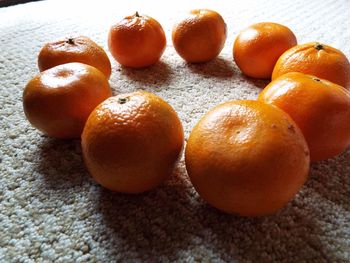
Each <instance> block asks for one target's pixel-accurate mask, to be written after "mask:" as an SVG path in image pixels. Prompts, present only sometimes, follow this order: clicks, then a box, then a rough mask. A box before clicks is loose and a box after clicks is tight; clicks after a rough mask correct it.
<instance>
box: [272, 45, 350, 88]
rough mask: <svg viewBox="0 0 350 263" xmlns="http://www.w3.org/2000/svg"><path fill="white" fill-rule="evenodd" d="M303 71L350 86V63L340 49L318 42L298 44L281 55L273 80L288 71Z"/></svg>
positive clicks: (274, 70)
mask: <svg viewBox="0 0 350 263" xmlns="http://www.w3.org/2000/svg"><path fill="white" fill-rule="evenodd" d="M295 71H296V72H302V73H305V74H310V75H314V76H316V77H318V78H321V79H326V80H329V81H331V82H334V83H336V84H338V85H340V86H343V87H344V88H350V63H349V60H348V59H347V58H346V56H345V55H344V54H343V53H342V52H341V51H340V50H338V49H336V48H333V47H330V46H327V45H324V44H320V43H317V42H312V43H307V44H303V45H297V46H295V47H293V48H291V49H289V50H287V51H286V52H285V53H283V54H282V55H281V57H280V58H279V59H278V60H277V62H276V65H275V67H274V69H273V73H272V80H274V79H276V78H278V77H279V76H282V75H283V74H286V73H288V72H295Z"/></svg>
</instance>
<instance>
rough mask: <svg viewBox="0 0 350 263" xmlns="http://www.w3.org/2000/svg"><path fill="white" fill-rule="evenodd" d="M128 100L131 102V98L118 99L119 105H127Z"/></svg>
mask: <svg viewBox="0 0 350 263" xmlns="http://www.w3.org/2000/svg"><path fill="white" fill-rule="evenodd" d="M128 100H129V98H119V99H118V103H119V104H124V103H126V102H127V101H128Z"/></svg>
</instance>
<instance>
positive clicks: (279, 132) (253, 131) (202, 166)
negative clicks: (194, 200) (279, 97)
mask: <svg viewBox="0 0 350 263" xmlns="http://www.w3.org/2000/svg"><path fill="white" fill-rule="evenodd" d="M185 161H186V168H187V171H188V175H189V177H190V179H191V182H192V183H193V186H194V187H195V189H196V190H197V191H198V193H199V195H200V196H201V197H202V198H203V199H204V200H206V201H207V202H208V203H209V204H211V205H212V206H214V207H216V208H218V209H220V210H222V211H224V212H227V213H237V214H240V215H243V216H261V215H267V214H271V213H274V212H275V211H277V210H278V209H280V208H281V207H283V206H284V205H285V204H286V203H287V202H288V201H289V200H291V199H292V198H293V197H294V195H295V194H296V193H297V192H298V191H299V189H300V188H301V186H302V185H303V184H304V182H305V180H306V178H307V174H308V170H309V161H310V160H309V151H308V147H307V144H306V142H305V139H304V137H303V135H302V133H301V131H300V130H299V128H298V127H297V126H296V124H295V122H294V121H293V120H292V119H291V118H290V117H289V116H288V115H287V114H286V113H285V112H283V111H282V110H280V109H279V108H277V107H274V106H271V105H268V104H265V103H262V102H259V101H230V102H226V103H223V104H220V105H218V106H217V107H215V108H213V109H212V110H210V111H209V112H208V113H207V114H205V115H204V117H202V119H201V120H200V121H199V122H198V124H197V125H196V126H195V127H194V128H193V130H192V132H191V134H190V137H189V139H188V142H187V147H186V151H185Z"/></svg>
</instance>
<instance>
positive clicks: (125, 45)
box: [108, 12, 166, 68]
mask: <svg viewBox="0 0 350 263" xmlns="http://www.w3.org/2000/svg"><path fill="white" fill-rule="evenodd" d="M165 45H166V38H165V33H164V30H163V28H162V26H161V25H160V24H159V23H158V21H157V20H155V19H154V18H152V17H149V16H146V15H139V13H138V12H136V14H135V15H132V16H127V17H125V18H124V19H123V20H122V21H120V22H119V23H117V24H115V25H113V26H112V27H111V29H110V31H109V36H108V46H109V50H110V51H111V53H112V55H113V57H114V58H115V59H116V60H117V61H118V62H119V63H120V64H122V65H123V66H127V67H132V68H142V67H148V66H151V65H153V64H154V63H156V62H157V61H158V60H159V59H160V57H161V56H162V54H163V52H164V50H165Z"/></svg>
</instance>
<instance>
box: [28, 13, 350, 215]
mask: <svg viewBox="0 0 350 263" xmlns="http://www.w3.org/2000/svg"><path fill="white" fill-rule="evenodd" d="M225 40H226V24H225V22H224V19H223V18H222V17H221V16H220V14H218V13H217V12H215V11H212V10H207V9H198V10H192V11H191V12H190V13H189V14H188V16H187V17H186V18H185V19H183V20H181V21H180V22H179V23H177V24H176V25H175V26H174V28H173V31H172V41H173V45H174V47H175V50H176V51H177V53H178V54H179V55H180V56H181V57H182V58H183V59H184V60H185V61H187V62H189V63H203V62H207V61H210V60H212V59H214V58H215V57H217V56H218V55H219V53H220V51H221V50H222V48H223V46H224V44H225ZM108 46H109V50H110V52H111V54H112V56H113V57H114V58H115V59H116V60H117V61H118V62H119V63H120V64H121V65H123V66H126V67H133V68H143V67H147V66H150V65H152V64H154V63H156V62H157V61H158V60H159V59H160V57H161V56H162V54H163V52H164V49H165V46H166V38H165V34H164V31H163V29H162V26H161V25H160V24H159V23H158V22H157V21H156V20H155V19H153V18H151V17H149V16H145V15H140V14H139V13H137V12H136V14H134V15H132V16H128V17H126V18H124V19H123V20H122V21H120V22H119V23H117V24H116V25H114V26H112V27H111V29H110V32H109V37H108ZM233 57H234V61H235V62H236V64H237V66H238V67H239V68H240V70H241V71H242V72H243V73H244V74H245V75H247V76H249V77H254V78H265V79H272V82H270V84H269V85H267V86H266V87H265V89H264V90H263V91H262V92H261V93H260V95H259V97H258V99H257V100H255V101H254V100H236V101H229V102H226V103H223V104H220V105H218V106H216V107H214V108H213V109H211V110H210V111H209V112H208V113H206V114H205V115H204V116H203V117H202V118H201V119H200V121H199V122H198V123H197V125H196V126H195V127H194V128H193V130H192V132H191V134H190V136H189V138H188V141H187V145H186V150H185V163H186V169H187V172H188V175H189V177H190V179H191V182H192V184H193V186H194V188H195V189H196V190H197V192H198V193H199V195H200V196H201V197H202V198H203V199H205V200H206V201H207V202H208V203H209V204H211V205H213V206H214V207H216V208H218V209H220V210H222V211H225V212H227V213H236V214H240V215H243V216H261V215H266V214H271V213H274V212H275V211H277V210H278V209H280V208H281V207H283V206H284V205H285V204H286V203H287V202H288V201H289V200H290V199H292V198H293V197H294V196H295V194H296V193H297V192H298V191H299V189H300V188H301V187H302V185H303V184H304V183H305V181H306V179H307V175H308V172H309V165H310V161H319V160H324V159H327V158H331V157H334V156H336V155H338V154H340V153H341V152H342V151H344V150H345V148H346V147H347V146H348V145H349V144H350V121H349V120H350V95H349V93H348V91H347V90H346V89H347V88H350V64H349V61H348V59H347V58H346V56H345V55H344V54H343V53H342V52H341V51H339V50H337V49H335V48H332V47H330V46H327V45H322V44H320V43H316V42H315V43H307V44H303V45H297V40H296V37H295V35H294V34H293V32H292V31H291V30H290V29H289V28H287V27H285V26H283V25H280V24H276V23H258V24H254V25H252V26H250V27H248V28H247V29H245V30H243V31H242V32H241V33H240V34H239V35H238V37H237V38H236V40H235V43H234V46H233ZM38 65H39V69H40V71H41V73H40V74H38V75H37V76H35V77H34V78H33V79H32V80H30V81H29V82H28V84H27V86H26V87H25V89H24V93H23V107H24V112H25V114H26V117H27V119H28V120H29V122H30V123H31V124H32V125H33V126H34V127H36V128H38V129H39V130H41V131H42V132H43V133H45V134H47V135H48V136H51V137H56V138H64V139H68V138H79V137H81V143H82V151H83V157H84V161H85V164H86V167H87V169H88V170H89V172H90V174H91V175H92V177H93V178H94V179H95V180H96V181H97V182H98V183H99V184H101V185H102V186H104V187H106V188H108V189H111V190H113V191H118V192H123V193H140V192H144V191H147V190H150V189H153V188H155V187H156V186H158V185H159V184H161V183H162V182H163V181H164V180H165V179H166V178H168V176H170V175H171V174H172V171H173V169H174V166H175V165H176V163H177V161H178V159H179V157H180V156H181V153H182V149H183V146H184V132H183V128H182V124H181V121H180V119H179V118H178V116H177V113H176V112H175V110H174V109H173V108H172V107H171V106H170V105H169V104H168V103H166V102H165V101H164V100H163V99H161V98H160V97H158V96H156V95H154V94H152V93H149V92H145V91H137V92H133V93H128V94H120V95H118V96H112V90H111V88H110V86H109V82H108V79H109V77H110V75H111V63H110V61H109V59H108V56H107V54H106V53H105V51H104V50H103V49H102V48H101V47H100V46H98V45H97V44H96V43H95V42H93V41H92V40H90V39H89V38H86V37H76V38H68V39H64V40H60V41H56V42H52V43H48V44H46V45H45V46H44V47H43V48H42V49H41V51H40V53H39V56H38ZM223 96H224V95H223Z"/></svg>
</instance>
